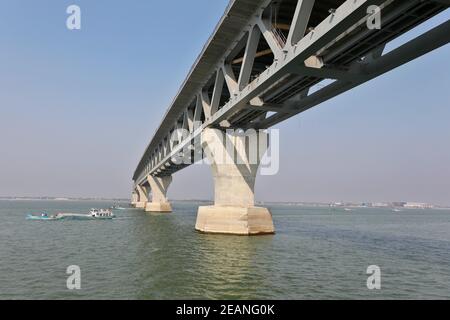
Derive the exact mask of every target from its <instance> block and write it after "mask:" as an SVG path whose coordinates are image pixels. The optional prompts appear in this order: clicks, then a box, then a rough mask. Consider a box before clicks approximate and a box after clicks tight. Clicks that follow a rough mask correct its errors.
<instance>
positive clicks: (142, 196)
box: [135, 185, 148, 209]
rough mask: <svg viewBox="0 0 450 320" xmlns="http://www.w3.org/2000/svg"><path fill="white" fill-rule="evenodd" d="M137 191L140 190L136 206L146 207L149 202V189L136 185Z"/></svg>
mask: <svg viewBox="0 0 450 320" xmlns="http://www.w3.org/2000/svg"><path fill="white" fill-rule="evenodd" d="M136 189H137V192H138V200H137V202H136V204H135V207H136V208H139V209H144V208H145V206H146V204H147V202H148V190H147V187H145V186H140V185H138V186H136Z"/></svg>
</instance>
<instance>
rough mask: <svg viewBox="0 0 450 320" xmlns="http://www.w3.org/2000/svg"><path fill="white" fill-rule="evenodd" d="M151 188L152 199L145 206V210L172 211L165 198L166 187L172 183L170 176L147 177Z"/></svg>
mask: <svg viewBox="0 0 450 320" xmlns="http://www.w3.org/2000/svg"><path fill="white" fill-rule="evenodd" d="M147 181H148V184H149V185H150V188H151V190H152V201H151V202H148V203H147V205H146V206H145V211H147V212H172V206H171V205H170V203H169V201H168V200H167V198H166V194H167V189H168V188H169V186H170V184H171V183H172V176H163V177H153V176H150V175H149V176H148V177H147Z"/></svg>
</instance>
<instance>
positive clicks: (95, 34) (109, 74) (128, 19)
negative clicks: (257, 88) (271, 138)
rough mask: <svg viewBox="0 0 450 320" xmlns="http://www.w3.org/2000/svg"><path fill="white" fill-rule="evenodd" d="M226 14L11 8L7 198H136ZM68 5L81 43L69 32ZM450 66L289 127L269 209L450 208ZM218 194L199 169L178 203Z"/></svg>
mask: <svg viewBox="0 0 450 320" xmlns="http://www.w3.org/2000/svg"><path fill="white" fill-rule="evenodd" d="M227 3H228V0H214V1H211V0H195V1H181V0H180V1H176V2H175V1H147V0H141V1H138V0H134V1H125V0H123V1H122V0H120V1H119V0H117V1H107V0H96V1H87V0H77V1H75V0H72V1H63V0H40V1H34V0H33V1H32V0H28V1H25V0H0V46H1V47H0V152H1V157H0V196H13V195H19V196H40V195H50V196H86V197H90V196H103V197H128V196H129V195H130V192H131V176H132V174H133V171H134V169H135V167H136V165H137V163H138V161H139V159H140V157H141V155H142V153H143V152H144V149H145V147H146V146H147V144H148V142H149V139H150V137H151V136H152V135H153V133H154V131H155V130H156V128H157V126H158V124H159V123H160V121H161V119H162V115H163V114H164V112H165V111H166V109H167V107H168V106H169V104H170V102H171V100H172V99H173V97H174V95H175V93H176V92H177V90H178V88H179V86H180V84H181V82H182V81H183V80H184V78H185V76H186V74H187V72H188V70H189V69H190V67H191V65H192V64H193V62H194V60H195V58H196V57H197V55H198V53H199V52H200V50H201V48H202V47H203V45H204V43H205V42H206V40H207V38H208V37H209V35H210V34H211V32H212V30H213V29H214V26H215V25H216V23H217V21H218V20H219V18H220V17H221V15H222V14H223V11H224V9H225V7H226V5H227ZM70 4H78V5H79V6H80V7H81V9H82V30H80V31H69V30H67V29H66V25H65V21H66V18H67V14H66V12H65V11H66V8H67V6H68V5H70ZM449 18H450V14H449V12H448V11H447V12H445V13H443V14H441V15H440V16H439V17H438V18H436V19H433V21H432V22H430V23H427V24H426V25H424V26H422V27H421V28H420V30H421V31H423V30H427V29H429V28H430V27H432V26H435V25H437V24H438V23H441V22H444V21H446V20H448V19H449ZM415 34H417V32H416V33H413V34H410V35H409V37H411V36H414V35H415ZM449 57H450V46H448V45H447V46H446V47H444V48H441V49H440V50H438V51H435V52H433V53H431V54H429V55H427V56H425V57H422V58H420V59H418V60H416V61H414V62H412V63H410V64H408V65H406V66H403V67H401V68H399V69H396V70H394V71H393V72H391V73H389V74H387V75H384V76H382V77H380V78H378V79H376V80H374V81H371V82H369V83H368V84H365V85H363V86H361V87H358V88H357V89H354V90H352V91H350V92H347V93H346V94H344V95H341V96H339V97H337V98H335V99H333V100H331V101H329V102H327V103H324V104H322V105H320V106H319V107H316V108H314V109H312V110H310V111H307V112H305V113H303V114H301V115H298V116H296V117H294V118H291V119H290V120H288V121H286V122H284V123H282V124H280V125H279V126H277V128H279V129H280V130H281V131H280V135H281V168H280V172H279V174H278V175H276V176H264V177H258V180H257V187H256V191H257V199H259V200H267V201H278V200H281V201H340V200H345V201H394V200H399V201H401V200H403V201H423V202H433V203H438V204H450V168H449V163H450V125H449V123H450V76H449V72H450V63H449V60H448V59H449ZM212 188H213V184H212V176H211V173H210V169H209V168H208V167H206V166H191V167H190V168H188V169H185V170H183V171H181V172H179V173H177V174H176V175H175V176H174V181H173V183H172V185H171V187H170V190H169V197H170V198H176V199H191V198H211V197H212V194H213V190H212Z"/></svg>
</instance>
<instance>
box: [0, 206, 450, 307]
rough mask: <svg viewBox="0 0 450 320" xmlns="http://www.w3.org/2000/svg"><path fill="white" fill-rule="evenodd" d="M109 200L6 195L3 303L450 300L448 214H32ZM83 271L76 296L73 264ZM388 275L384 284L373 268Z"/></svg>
mask: <svg viewBox="0 0 450 320" xmlns="http://www.w3.org/2000/svg"><path fill="white" fill-rule="evenodd" d="M110 205H111V204H109V203H93V202H70V201H67V202H46V201H18V202H11V201H0V216H1V218H2V223H1V224H0V258H1V259H0V261H1V264H0V298H13V299H18V298H37V299H61V298H68V299H86V298H97V299H182V298H188V299H201V298H207V299H270V298H273V299H333V298H341V299H347V298H353V299H354V298H371V299H377V298H391V299H396V298H450V257H449V254H448V252H450V232H449V231H450V212H449V211H444V210H442V211H440V210H430V211H423V210H409V211H408V210H407V211H405V212H396V213H393V212H392V211H391V210H386V209H355V210H353V211H351V212H345V211H343V210H342V211H339V210H333V209H330V208H306V207H295V206H283V205H277V206H273V207H271V210H272V212H273V215H274V222H275V225H276V229H277V234H275V235H267V236H257V237H242V236H226V235H207V234H201V233H197V232H195V231H194V224H195V218H196V211H197V205H196V204H194V203H182V202H179V203H174V205H173V207H174V212H173V213H171V214H168V215H166V214H164V215H156V214H147V213H144V212H142V211H139V210H123V211H116V215H117V216H118V218H117V219H115V220H113V221H47V222H42V221H26V220H25V215H26V213H28V212H39V211H47V212H48V213H50V214H52V213H56V212H58V211H66V212H67V211H69V212H85V211H86V210H88V209H89V208H91V207H108V206H110ZM72 264H76V265H79V266H80V267H81V275H82V290H80V291H68V290H67V288H66V277H67V275H66V273H65V271H66V268H67V266H69V265H72ZM372 264H376V265H379V266H380V267H381V270H382V290H380V291H369V290H368V289H367V287H366V285H365V284H366V279H367V275H366V268H367V266H369V265H372Z"/></svg>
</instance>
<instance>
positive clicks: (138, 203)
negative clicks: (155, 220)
mask: <svg viewBox="0 0 450 320" xmlns="http://www.w3.org/2000/svg"><path fill="white" fill-rule="evenodd" d="M146 204H147V202H145V201H140V202H136V204H135V208H138V209H144V208H145V206H146Z"/></svg>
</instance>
